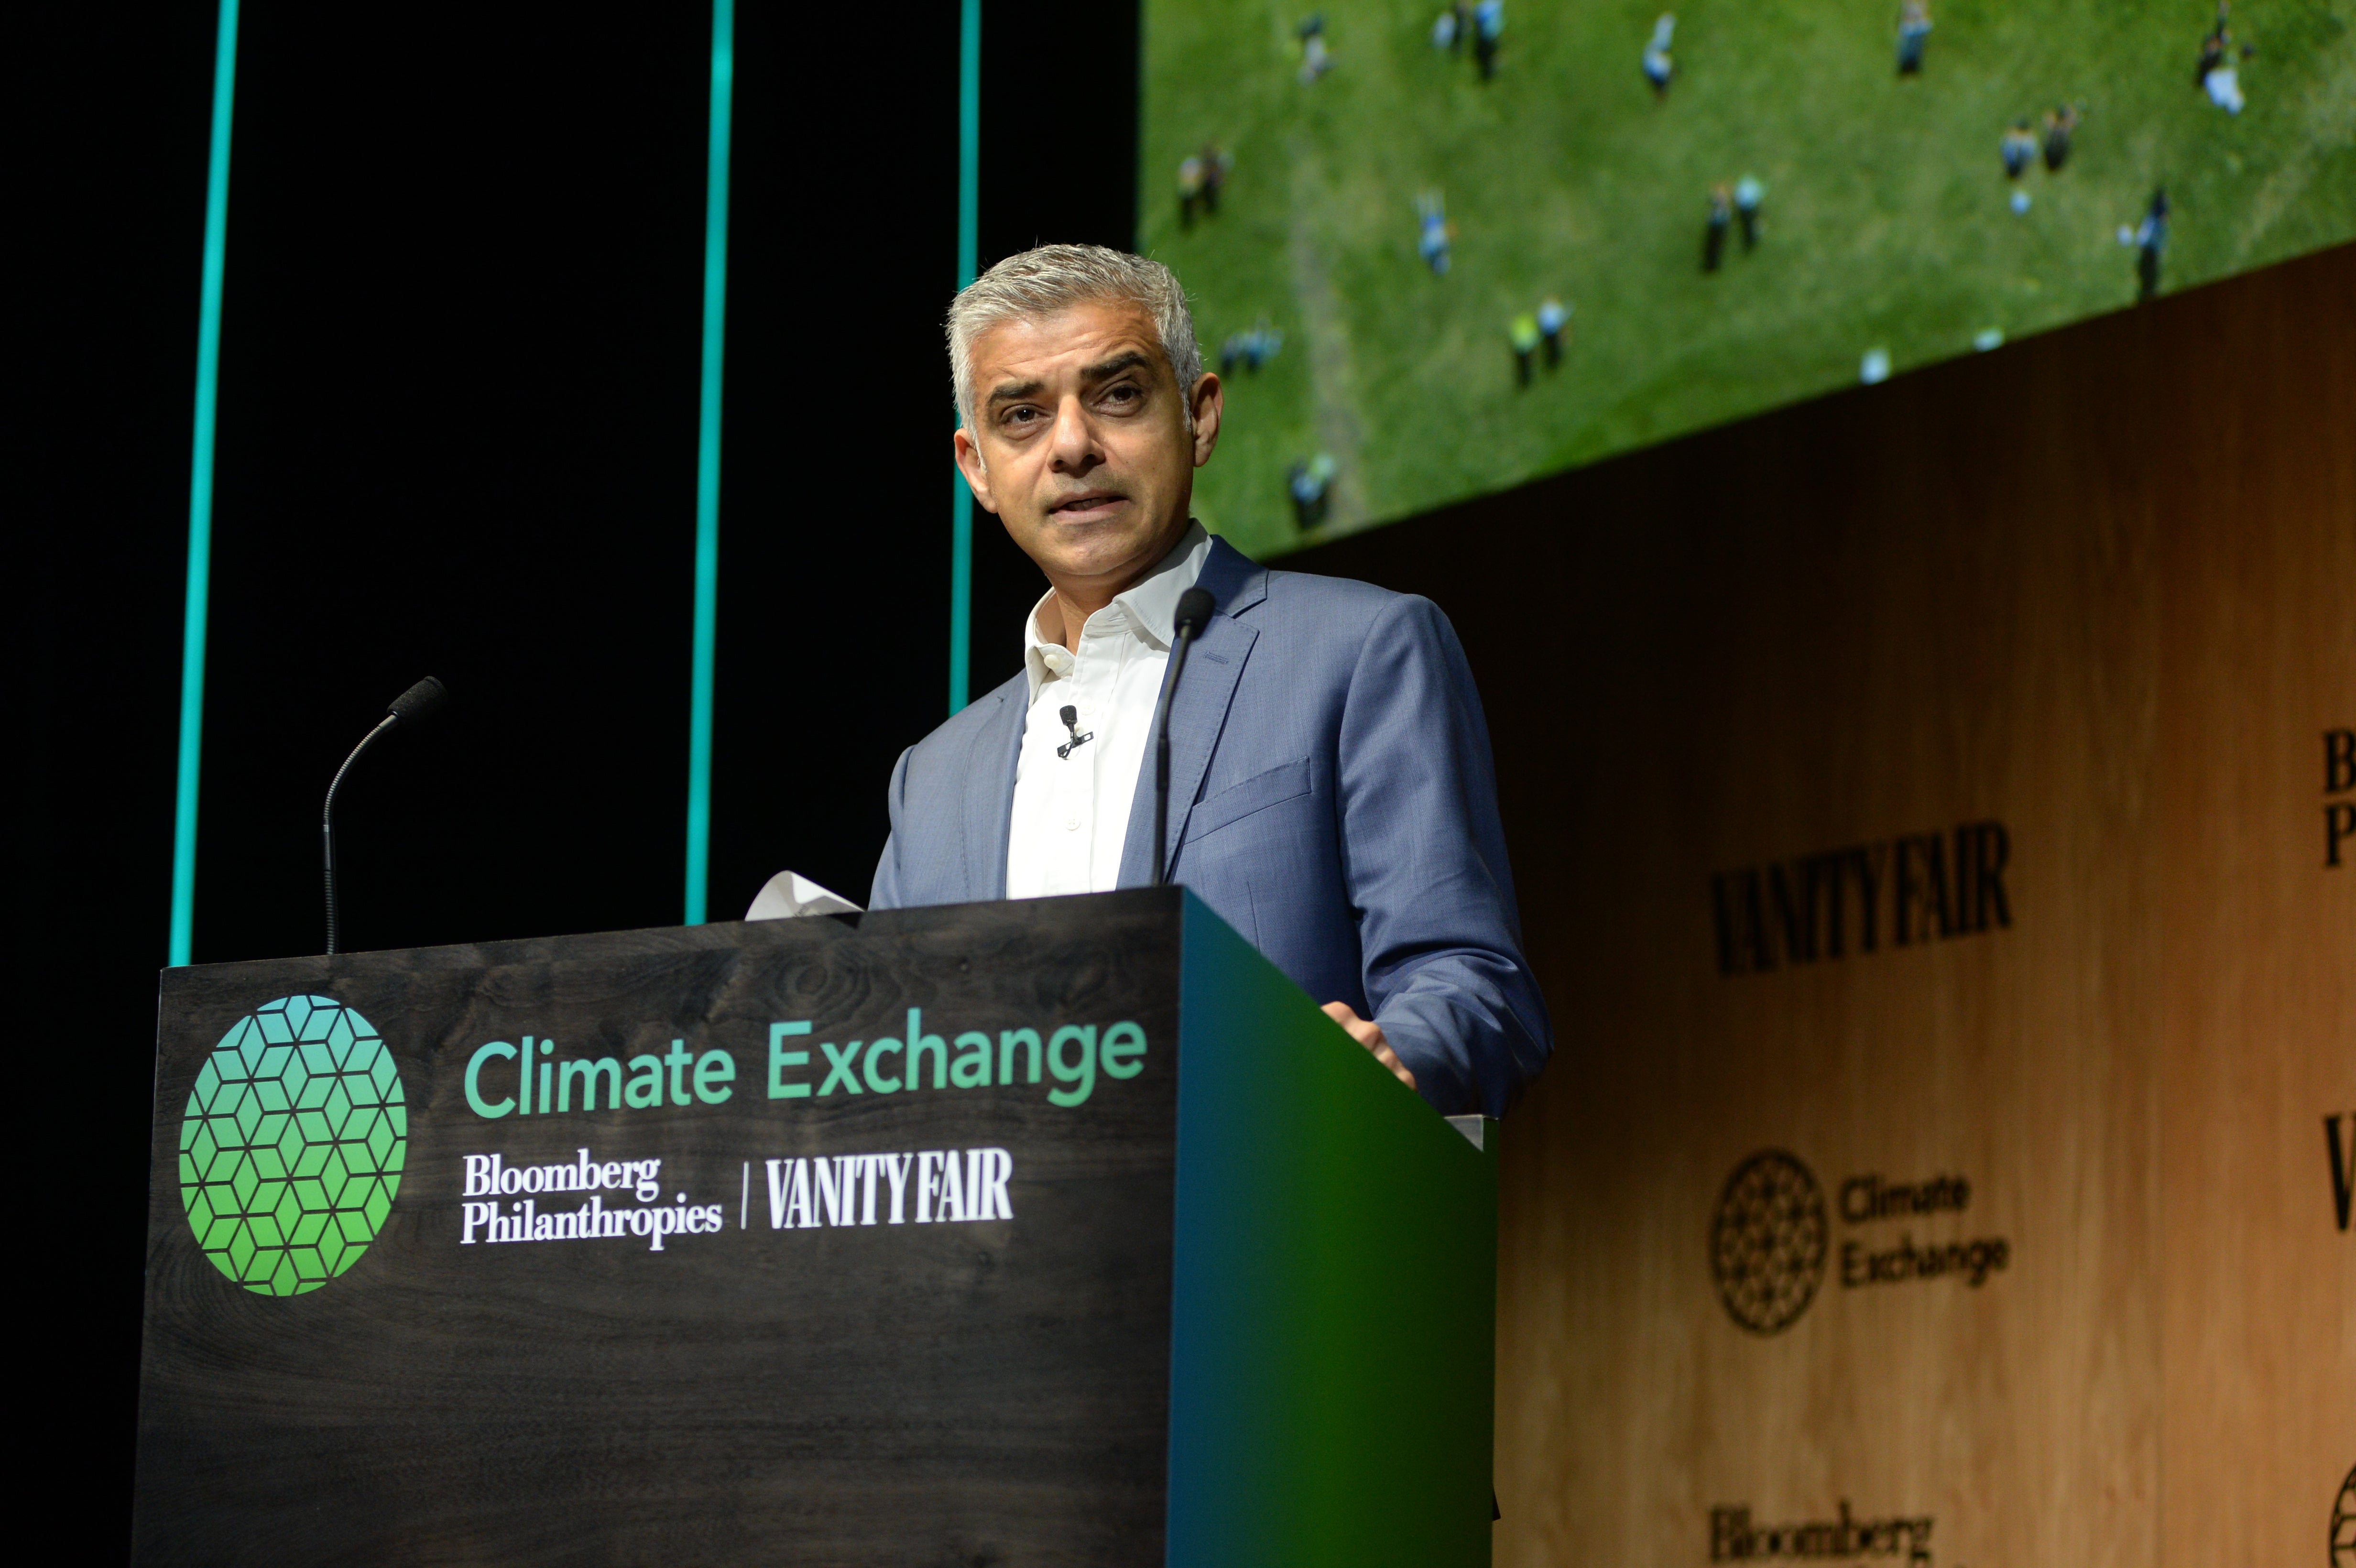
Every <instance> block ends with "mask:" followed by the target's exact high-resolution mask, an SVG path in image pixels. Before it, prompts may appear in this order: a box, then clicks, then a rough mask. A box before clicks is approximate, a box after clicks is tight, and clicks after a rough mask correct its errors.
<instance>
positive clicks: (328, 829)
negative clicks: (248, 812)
mask: <svg viewBox="0 0 2356 1568" xmlns="http://www.w3.org/2000/svg"><path fill="white" fill-rule="evenodd" d="M449 700H450V690H449V688H447V687H445V686H444V685H443V684H442V683H441V682H440V681H438V680H436V679H434V677H432V676H430V675H429V676H427V677H425V678H424V679H423V680H421V681H419V682H418V683H417V684H416V685H415V686H412V687H411V688H409V689H408V690H407V691H404V692H402V694H401V695H400V696H399V697H396V698H394V699H392V703H391V706H390V707H388V708H387V709H385V714H384V717H383V718H381V719H380V720H377V723H376V728H375V729H373V730H371V731H369V732H368V733H367V734H365V735H363V736H361V737H360V743H359V745H357V746H354V747H353V748H352V754H351V755H350V756H348V757H346V758H345V759H344V765H343V766H342V767H340V768H337V770H336V776H335V779H334V781H333V782H332V783H330V784H328V785H327V805H325V806H323V807H321V808H320V811H319V847H320V850H321V853H322V855H323V857H324V859H323V865H324V868H325V869H326V871H327V951H328V952H329V953H330V954H332V953H335V952H336V951H337V947H336V791H337V789H339V788H341V787H342V786H343V782H344V775H345V774H346V773H350V772H351V771H352V764H353V763H357V762H359V760H360V753H361V752H365V751H367V750H368V749H369V745H370V744H371V743H372V742H373V741H375V740H376V738H377V737H378V736H379V735H381V734H383V733H384V732H385V731H387V730H390V729H391V728H392V727H393V726H394V725H396V724H422V723H423V722H424V721H425V720H428V719H430V718H432V717H433V716H434V712H435V711H436V710H437V709H440V708H441V706H442V705H443V704H444V702H447V701H449Z"/></svg>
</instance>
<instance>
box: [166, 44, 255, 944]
mask: <svg viewBox="0 0 2356 1568" xmlns="http://www.w3.org/2000/svg"><path fill="white" fill-rule="evenodd" d="M236 95H237V0H221V7H220V37H218V38H217V39H216V40H215V42H214V44H213V134H212V153H211V158H210V162H209V167H208V168H207V170H206V174H205V261H204V282H203V283H202V285H201V286H200V288H199V290H198V296H197V429H196V438H195V441H194V443H193V450H192V451H191V453H190V454H189V462H188V596H187V609H186V610H185V611H184V612H183V613H182V617H181V623H180V627H181V630H180V639H181V640H180V767H179V778H178V782H177V790H176V792H175V794H174V796H173V802H172V935H171V941H170V944H169V946H168V948H167V950H166V951H167V953H168V955H169V960H168V961H169V962H170V963H172V964H174V965H182V964H186V963H187V962H188V952H189V948H190V946H191V945H192V944H193V941H194V936H195V931H196V909H197V775H198V765H199V763H201V762H202V760H203V755H204V731H205V613H206V611H207V609H208V608H209V604H210V602H211V598H212V571H213V426H214V415H215V412H216V411H217V409H218V407H219V395H220V313H221V268H222V263H223V259H224V256H225V254H226V251H227V249H228V244H229V127H230V104H231V102H232V101H233V100H234V99H235V97H236Z"/></svg>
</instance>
